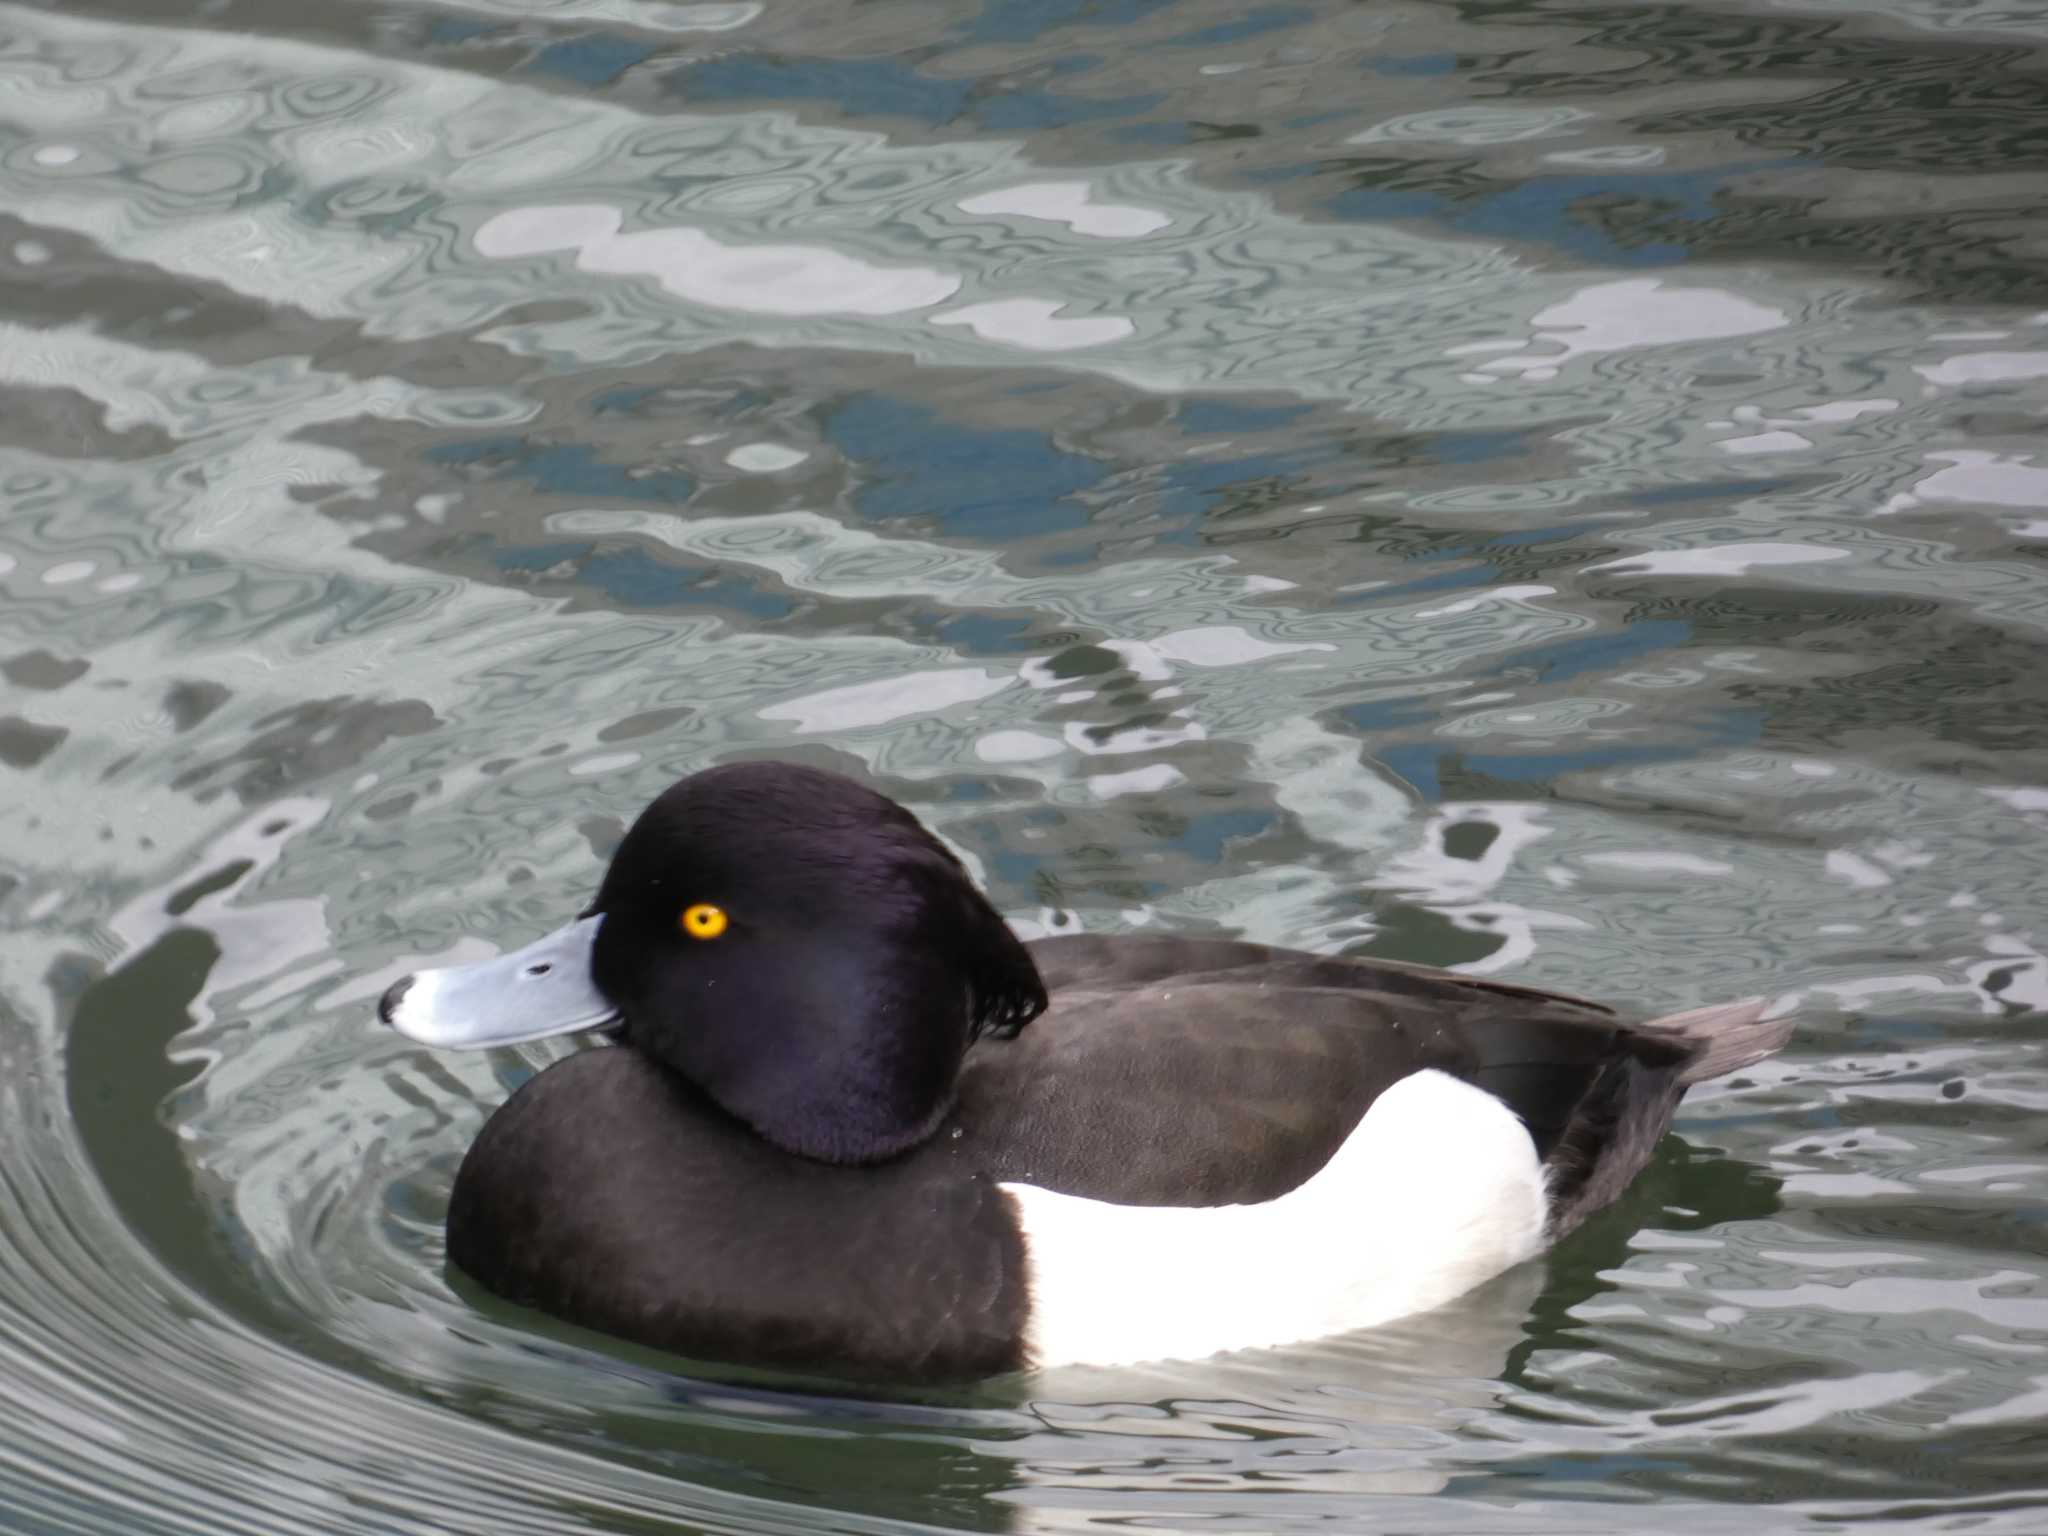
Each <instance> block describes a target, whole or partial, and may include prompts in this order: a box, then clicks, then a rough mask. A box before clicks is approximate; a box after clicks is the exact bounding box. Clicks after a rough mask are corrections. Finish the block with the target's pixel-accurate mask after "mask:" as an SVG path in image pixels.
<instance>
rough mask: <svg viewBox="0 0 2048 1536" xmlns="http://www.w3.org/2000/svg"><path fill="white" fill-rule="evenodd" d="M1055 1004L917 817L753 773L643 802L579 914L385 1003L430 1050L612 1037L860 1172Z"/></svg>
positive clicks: (915, 1138) (766, 1130)
mask: <svg viewBox="0 0 2048 1536" xmlns="http://www.w3.org/2000/svg"><path fill="white" fill-rule="evenodd" d="M1045 1006H1046V996H1045V986H1044V983H1043V982H1042V981H1041V980H1040V979H1039V975H1038V969H1037V967H1036V966H1035V965H1034V964H1033V963H1032V960H1031V956H1030V955H1029V953H1028V952H1027V951H1026V950H1025V948H1024V946H1023V945H1022V944H1021V943H1020V942H1018V939H1017V937H1016V935H1015V934H1013V933H1011V932H1010V930H1009V927H1008V926H1007V925H1006V924H1005V923H1004V922H1003V920H1002V918H1001V917H1000V916H998V915H997V913H996V911H995V909H994V908H993V907H991V906H990V905H989V903H988V901H987V899H986V898H985V897H984V896H983V895H982V894H981V893H980V892H979V891H978V890H976V889H975V888H974V885H973V882H972V881H970V880H969V879H968V876H967V872H966V870H965V869H964V868H962V866H961V864H960V861H959V860H958V859H956V858H955V857H954V856H953V855H952V854H951V853H950V852H949V851H948V850H947V849H946V848H945V846H944V845H943V844H941V843H940V842H939V841H938V840H937V839H936V838H934V837H933V836H932V835H931V834H930V833H929V832H927V831H926V830H925V829H924V828H923V826H921V825H920V824H919V823H918V821H917V819H916V818H915V817H913V816H912V815H911V814H910V813H909V812H908V811H906V810H904V809H903V808H902V807H901V806H899V805H897V804H896V803H895V802H893V801H891V800H889V799H888V798H887V797H885V796H883V795H879V794H877V793H876V792H875V791H873V790H871V789H868V788H866V787H865V786H863V785H861V784H858V783H856V782H854V781H853V780H852V779H848V778H845V777H843V776H841V775H839V774H835V773H827V772H824V771H822V770H820V769H815V768H806V767H801V766H799V765H797V764H793V763H776V762H746V763H733V764H729V765H727V766H725V767H721V768H712V769H708V770H706V771H705V772H703V773H699V774H694V775H692V776H691V777H689V778H687V779H683V780H680V781H679V782H677V783H676V784H674V785H672V786H670V787H669V788H668V789H667V790H665V791H664V792H663V793H662V794H661V795H660V797H659V798H657V799H656V800H655V801H654V803H653V804H651V805H649V806H648V807H647V809H646V810H645V811H643V812H641V814H640V818H639V820H638V821H636V822H634V824H633V827H632V830H631V831H629V832H628V833H627V834H626V837H625V840H624V841H623V842H621V843H620V844H619V847H618V851H617V852H616V853H615V854H613V856H612V862H611V867H610V868H609V869H608V870H606V871H605V877H604V882H603V884H602V885H601V886H600V887H599V889H598V893H597V898H596V900H595V901H593V902H592V903H591V905H590V908H589V910H588V911H587V912H585V913H584V915H583V916H582V917H581V918H580V919H578V920H577V921H576V922H574V923H572V924H570V925H569V926H568V927H566V928H563V929H560V930H558V931H557V932H555V933H553V934H550V935H548V936H547V937H546V938H543V939H541V940H540V941H538V942H537V943H535V944H532V945H529V946H527V947H526V948H525V949H523V950H519V951H516V952H514V953H512V954H508V955H502V956H500V957H499V958H497V959H496V960H491V961H486V962H484V963H483V964H482V965H478V966H463V967H454V968H450V969H447V970H440V971H423V972H421V973H420V974H418V975H417V976H409V977H407V978H405V980H403V981H401V982H399V983H398V984H397V985H396V986H394V987H393V988H392V989H391V990H390V991H389V992H388V993H386V994H385V997H384V1001H383V1003H382V1004H381V1005H380V1008H379V1012H380V1013H381V1015H382V1016H383V1018H384V1020H385V1022H387V1023H389V1024H392V1025H394V1026H396V1027H397V1028H398V1029H399V1030H400V1031H401V1032H402V1033H404V1034H406V1035H408V1036H410V1037H412V1038H413V1039H416V1040H420V1041H422V1042H424V1043H426V1044H429V1045H449V1046H479V1045H499V1044H510V1043H513V1042H515V1041H519V1040H531V1039H536V1038H538V1037H540V1036H542V1035H547V1034H559V1033H565V1032H568V1031H570V1030H578V1029H591V1028H615V1029H618V1030H619V1031H620V1032H621V1034H622V1035H623V1039H624V1043H625V1044H626V1045H628V1046H629V1047H631V1048H633V1049H636V1050H640V1051H644V1052H646V1053H647V1054H648V1055H650V1056H653V1057H655V1058H656V1059H658V1060H660V1061H662V1062H664V1063H666V1064H667V1065H668V1066H670V1067H672V1068H674V1069H675V1070H676V1071H677V1072H680V1073H681V1074H682V1075H683V1076H685V1077H687V1078H689V1079H690V1080H691V1081H692V1082H694V1083H696V1084H697V1085H698V1086H699V1087H701V1088H702V1089H704V1091H705V1092H707V1093H708V1094H710V1095H711V1097H712V1098H714V1099H716V1100H717V1101H718V1102H719V1103H720V1104H721V1105H723V1106H724V1107H725V1108H726V1109H727V1110H728V1111H729V1112H731V1113H732V1114H733V1115H735V1116H737V1117H738V1118H739V1119H741V1120H743V1121H745V1122H746V1123H747V1124H748V1125H750V1126H752V1127H753V1128H754V1130H755V1131H757V1132H758V1133H759V1134H760V1135H762V1136H763V1137H765V1138H766V1139H768V1140H769V1141H772V1142H774V1143H775V1144H776V1145H778V1146H781V1147H783V1148H786V1149H787V1150H789V1151H791V1152H796V1153H800V1154H802V1155H804V1156H806V1157H813V1158H818V1159H821V1160H823V1161H826V1162H834V1163H859V1162H872V1161H875V1160H878V1159H881V1158H886V1157H891V1156H893V1155H895V1154H896V1153H898V1152H902V1151H904V1150H906V1149H908V1148H910V1147H912V1146H915V1145H917V1144H918V1143H919V1142H921V1141H923V1140H924V1139H925V1138H926V1137H928V1136H930V1135H931V1134H932V1132H933V1131H934V1130H935V1129H936V1128H937V1126H938V1124H939V1121H940V1120H941V1119H942V1118H943V1117H944V1116H945V1113H946V1111H947V1109H948V1108H949V1107H950V1106H951V1104H952V1098H953V1085H954V1080H955V1078H956V1076H957V1075H958V1073H959V1069H960V1059H961V1057H962V1055H963V1054H964V1053H965V1052H966V1050H967V1047H968V1045H969V1043H970V1042H971V1041H973V1040H974V1038H975V1037H976V1036H977V1035H979V1034H981V1033H982V1032H984V1031H989V1032H994V1033H1001V1034H1014V1033H1015V1032H1016V1031H1017V1030H1018V1029H1019V1028H1021V1027H1022V1026H1023V1025H1024V1024H1026V1023H1027V1022H1029V1021H1030V1020H1031V1019H1033V1018H1035V1017H1037V1015H1038V1014H1039V1013H1041V1012H1043V1011H1044V1009H1045Z"/></svg>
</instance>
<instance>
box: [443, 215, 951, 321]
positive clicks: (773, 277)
mask: <svg viewBox="0 0 2048 1536" xmlns="http://www.w3.org/2000/svg"><path fill="white" fill-rule="evenodd" d="M623 222H624V221H623V218H622V216H621V215H620V213H619V211H618V209H616V208H611V207H607V206H604V205H602V204H573V203H572V204H557V205H552V206H549V205H541V206H535V207H530V208H517V209H513V210H511V211H509V212H506V213H501V214H499V215H497V216H496V217H495V218H491V219H487V220H485V221H484V223H483V224H482V225H480V226H479V227H478V229H477V232H476V236H475V239H476V248H477V249H478V250H479V251H481V252H482V253H483V254H484V255H486V256H495V257H501V258H509V257H516V256H537V255H542V254H545V253H547V252H551V251H565V250H573V251H574V252H575V253H576V265H577V266H578V267H579V268H581V269H582V270H583V271H585V272H601V273H604V274H605V275H607V276H611V277H651V278H654V279H655V280H656V281H658V282H659V283H660V284H661V286H662V287H664V288H666V289H667V290H668V291H669V292H670V293H673V294H675V295H676V296H677V297H678V298H683V299H688V300H689V301H690V302H691V303H693V304H705V305H709V306H710V307H711V308H713V309H732V310H739V311H742V312H744V313H748V314H760V315H894V314H901V313H902V312H903V311H904V310H909V309H924V308H927V307H929V306H930V305H933V304H937V303H939V302H941V301H942V300H945V299H947V298H950V297H951V296H952V295H953V294H954V293H956V292H958V291H959V288H960V279H959V278H958V277H957V276H955V275H954V274H952V273H949V272H941V271H938V270H937V269H935V268H932V267H909V266H906V267H882V266H876V265H874V264H873V263H870V262H865V261H862V260H860V259H859V258H858V257H853V256H847V255H844V254H842V253H841V252H838V251H835V250H832V249H831V248H829V247H827V246H815V245H734V246H728V245H721V244H720V243H719V242H718V241H717V240H714V239H713V238H712V237H711V236H709V235H707V234H705V233H704V232H703V231H702V230H697V229H680V228H672V229H643V230H636V231H635V232H634V233H632V234H629V235H628V234H621V233H619V230H620V226H621V225H622V223H623Z"/></svg>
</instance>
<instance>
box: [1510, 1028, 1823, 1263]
mask: <svg viewBox="0 0 2048 1536" xmlns="http://www.w3.org/2000/svg"><path fill="white" fill-rule="evenodd" d="M1764 1007H1765V1000H1764V999H1762V998H1746V999H1744V1000H1743V1001H1742V1002H1739V1003H1715V1004H1713V1005H1712V1006H1710V1007H1706V1008H1691V1009H1688V1010H1686V1011H1685V1012H1684V1013H1669V1014H1666V1015H1664V1016H1663V1017H1662V1018H1657V1019H1646V1020H1645V1021H1643V1022H1642V1023H1640V1024H1633V1025H1630V1026H1629V1028H1628V1031H1627V1034H1628V1036H1629V1037H1631V1043H1632V1044H1634V1045H1635V1046H1636V1047H1637V1048H1636V1049H1634V1050H1631V1051H1629V1052H1628V1053H1627V1054H1626V1055H1624V1056H1621V1057H1620V1058H1618V1059H1617V1060H1615V1061H1613V1062H1611V1063H1610V1064H1609V1065H1608V1066H1607V1068H1606V1069H1605V1070H1604V1071H1603V1072H1602V1073H1601V1074H1600V1076H1599V1077H1598V1078H1597V1079H1596V1080H1595V1081H1594V1083H1593V1086H1592V1087H1591V1088H1590V1089H1588V1090H1587V1092H1586V1096H1585V1098H1583V1099H1582V1100H1580V1102H1579V1105H1578V1107H1577V1108H1576V1109H1575V1110H1574V1111H1573V1112H1572V1117H1571V1121H1570V1123H1569V1124H1568V1125H1567V1126H1566V1127H1565V1130H1564V1134H1563V1135H1562V1136H1560V1137H1559V1138H1558V1141H1557V1145H1556V1146H1555V1147H1554V1148H1553V1149H1552V1150H1551V1154H1550V1156H1549V1158H1548V1159H1546V1163H1547V1166H1548V1169H1549V1175H1550V1185H1549V1188H1550V1235H1551V1237H1552V1238H1553V1239H1555V1238H1559V1237H1562V1236H1563V1235H1564V1234H1565V1233H1567V1232H1569V1231H1571V1230H1572V1229H1573V1228H1574V1227H1576V1226H1578V1225H1579V1223H1580V1222H1582V1221H1584V1220H1585V1219H1586V1218H1587V1217H1588V1216H1590V1215H1592V1214H1593V1213H1594V1212H1595V1211H1597V1210H1599V1209H1600V1208H1601V1207H1602V1206H1604V1205H1606V1204H1608V1203H1609V1202H1610V1201H1612V1200H1613V1199H1614V1198H1615V1197H1616V1196H1617V1195H1619V1194H1620V1193H1621V1192H1622V1191H1623V1190H1624V1189H1626V1188H1628V1186H1629V1184H1630V1183H1631V1182H1632V1181H1633V1180H1634V1179H1635V1177H1636V1175H1637V1174H1639V1173H1641V1172H1642V1170H1643V1167H1644V1165H1645V1164H1647V1163H1648V1162H1649V1160H1650V1156H1651V1154H1652V1153H1654V1152H1655V1151H1656V1149H1657V1143H1658V1142H1659V1141H1660V1140H1662V1139H1663V1136H1664V1133H1665V1131H1667V1130H1668V1129H1670V1126H1671V1117H1672V1115H1673V1114H1674V1113H1676V1111H1677V1109H1678V1101H1679V1100H1680V1099H1681V1098H1683V1097H1684V1096H1685V1090H1686V1089H1687V1088H1690V1087H1691V1086H1692V1085H1693V1084H1694V1083H1703V1082H1706V1081H1707V1080H1708V1079H1709V1078H1715V1077H1726V1076H1727V1075H1728V1074H1729V1073H1730V1072H1739V1071H1741V1070H1742V1069H1743V1068H1744V1067H1748V1066H1753V1065H1755V1064H1756V1063H1757V1062H1759V1061H1762V1060H1763V1059H1764V1058H1765V1057H1766V1056H1769V1055H1772V1054H1773V1053H1774V1052H1776V1051H1777V1050H1778V1049H1780V1048H1781V1047H1782V1046H1783V1045H1784V1044H1785V1042H1786V1041H1787V1040H1789V1039H1790V1038H1791V1037H1792V1028H1793V1021H1792V1019H1791V1018H1790V1017H1786V1018H1779V1019H1766V1018H1765V1017H1764V1016H1763V1014H1764Z"/></svg>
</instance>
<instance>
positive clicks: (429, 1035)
mask: <svg viewBox="0 0 2048 1536" xmlns="http://www.w3.org/2000/svg"><path fill="white" fill-rule="evenodd" d="M603 922H604V916H603V914H602V913H600V914H598V915H597V916H595V917H586V918H581V919H579V920H577V921H576V922H573V923H571V924H569V926H568V927H566V928H557V929H556V930H555V931H554V932H553V933H551V934H548V935H547V936H546V937H544V938H540V939H536V940H535V941H534V942H533V943H531V944H529V945H527V946H526V948H524V949H516V950H514V951H512V953H510V954H509V955H500V956H498V958H497V959H495V960H485V961H483V962H481V963H480V964H477V965H451V966H447V967H445V968H443V969H441V970H438V971H420V972H418V973H417V974H415V975H412V976H408V977H406V978H405V979H404V980H403V981H401V982H399V983H398V984H397V985H396V986H394V987H393V988H392V989H391V990H390V991H389V992H386V993H385V994H384V1000H383V1001H382V1002H381V1003H379V1004H378V1005H377V1013H378V1015H379V1016H380V1017H381V1018H382V1019H383V1020H384V1022H385V1023H386V1024H389V1025H390V1026H391V1027H392V1028H393V1029H395V1030H397V1031H398V1032H399V1033H400V1034H401V1035H404V1036H405V1037H406V1038H408V1039H411V1040H417V1041H419V1042H420V1044H422V1045H432V1046H440V1047H444V1048H453V1049H458V1050H463V1049H476V1048H480V1047H483V1046H490V1045H518V1044H519V1043H520V1042H522V1041H526V1040H542V1039H545V1038H546V1037H547V1036H549V1035H567V1034H574V1033H575V1032H576V1031H578V1030H585V1029H604V1028H606V1027H608V1026H610V1025H613V1024H616V1023H618V1021H619V1011H618V1009H616V1008H614V1007H613V1006H612V1004H611V1000H610V999H609V998H607V997H606V996H605V995H604V994H603V993H602V992H600V991H598V990H597V987H596V986H595V985H594V984H593V983H592V982H591V979H590V949H591V945H592V944H593V943H594V942H595V941H596V938H597V930H598V926H599V925H600V924H601V923H603Z"/></svg>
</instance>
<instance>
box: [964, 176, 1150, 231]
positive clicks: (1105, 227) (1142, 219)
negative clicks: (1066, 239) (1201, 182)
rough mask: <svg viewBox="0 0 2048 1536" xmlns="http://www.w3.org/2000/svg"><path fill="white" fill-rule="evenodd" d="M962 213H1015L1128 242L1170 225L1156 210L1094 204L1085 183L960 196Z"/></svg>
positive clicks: (1058, 183) (1036, 184) (1034, 184)
mask: <svg viewBox="0 0 2048 1536" xmlns="http://www.w3.org/2000/svg"><path fill="white" fill-rule="evenodd" d="M957 206H958V207H959V209H960V211H961V212H962V213H979V214H991V215H993V214H1015V215H1017V216H1019V217H1021V218H1027V219H1045V220H1047V221H1048V222H1050V223H1054V224H1064V225H1066V226H1067V228H1069V229H1071V230H1073V231H1075V232H1076V233H1077V234H1083V235H1094V236H1096V237H1097V238H1098V239H1103V240H1129V239H1132V238H1134V237H1136V236H1138V235H1149V234H1152V233H1154V232H1155V231H1157V230H1162V229H1164V228H1166V227H1167V225H1169V224H1171V223H1172V222H1173V215H1172V214H1169V213H1162V212H1161V211H1160V210H1159V209H1157V208H1140V207H1138V206H1136V205H1135V204H1131V203H1099V202H1095V201H1093V189H1092V188H1091V187H1090V185H1089V184H1088V183H1087V182H1085V181H1029V182H1025V183H1024V184H1023V185H1021V186H1015V187H1004V188H1002V189H1001V190H999V191H995V192H982V193H979V194H977V195H976V196H974V197H963V198H962V199H961V200H960V202H959V204H958V205H957Z"/></svg>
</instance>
